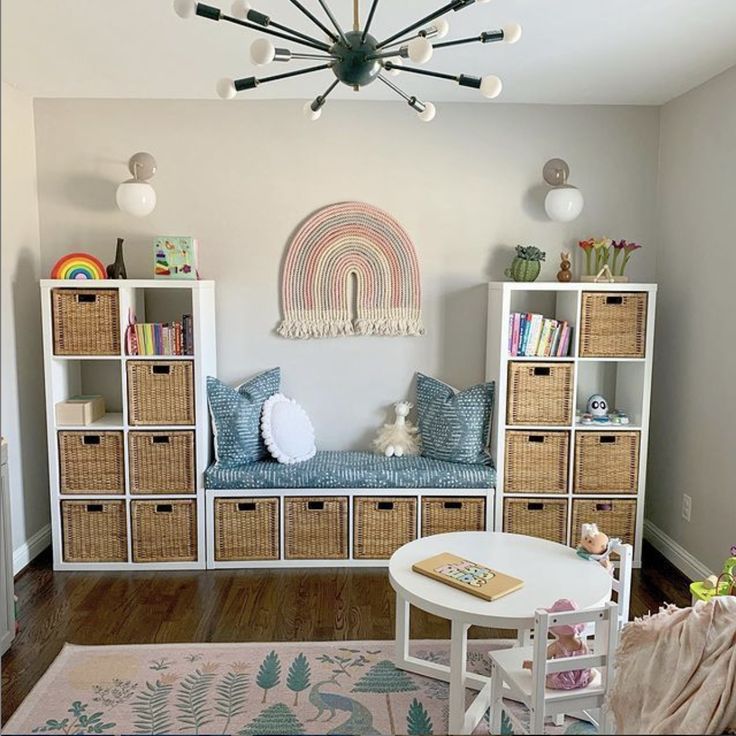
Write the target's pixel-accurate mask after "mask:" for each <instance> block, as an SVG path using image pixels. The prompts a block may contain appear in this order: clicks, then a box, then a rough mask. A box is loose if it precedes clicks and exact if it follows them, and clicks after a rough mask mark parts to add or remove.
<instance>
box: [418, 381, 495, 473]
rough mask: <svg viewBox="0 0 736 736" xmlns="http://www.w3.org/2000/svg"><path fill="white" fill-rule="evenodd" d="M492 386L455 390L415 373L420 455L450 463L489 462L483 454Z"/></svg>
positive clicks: (488, 422)
mask: <svg viewBox="0 0 736 736" xmlns="http://www.w3.org/2000/svg"><path fill="white" fill-rule="evenodd" d="M493 389H494V384H493V383H481V384H478V385H477V386H472V387H471V388H467V389H465V390H464V391H458V390H456V389H454V388H453V387H452V386H448V385H447V384H446V383H442V381H438V380H437V379H435V378H430V377H429V376H425V375H423V374H422V373H417V415H418V418H419V434H420V435H421V436H422V455H424V456H425V457H431V458H434V459H435V460H447V461H449V462H453V463H484V464H487V463H489V462H490V458H489V457H488V455H487V453H486V451H485V450H486V446H487V444H488V434H489V432H490V428H491V414H492V412H493Z"/></svg>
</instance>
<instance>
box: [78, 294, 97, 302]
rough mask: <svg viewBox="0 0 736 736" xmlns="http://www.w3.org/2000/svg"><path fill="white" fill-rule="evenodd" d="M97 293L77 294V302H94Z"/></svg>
mask: <svg viewBox="0 0 736 736" xmlns="http://www.w3.org/2000/svg"><path fill="white" fill-rule="evenodd" d="M96 301H97V294H77V304H94V303H95V302H96Z"/></svg>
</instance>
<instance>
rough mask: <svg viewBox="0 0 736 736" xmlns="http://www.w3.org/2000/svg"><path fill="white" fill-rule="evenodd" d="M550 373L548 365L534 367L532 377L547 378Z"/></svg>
mask: <svg viewBox="0 0 736 736" xmlns="http://www.w3.org/2000/svg"><path fill="white" fill-rule="evenodd" d="M551 373H552V369H551V368H550V367H549V366H548V365H535V366H534V375H535V376H549V375H550V374H551Z"/></svg>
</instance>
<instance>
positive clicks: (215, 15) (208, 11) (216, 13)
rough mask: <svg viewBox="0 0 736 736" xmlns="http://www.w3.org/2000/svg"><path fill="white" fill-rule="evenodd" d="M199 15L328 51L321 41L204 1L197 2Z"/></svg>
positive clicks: (327, 47)
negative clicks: (309, 39) (263, 23)
mask: <svg viewBox="0 0 736 736" xmlns="http://www.w3.org/2000/svg"><path fill="white" fill-rule="evenodd" d="M197 15H198V16H200V17H201V18H207V19H209V20H218V21H219V20H224V21H227V22H228V23H234V24H235V25H238V26H242V27H243V28H250V29H251V30H253V31H260V32H261V33H266V34H268V35H269V36H276V37H277V38H283V39H285V40H287V41H291V42H292V43H296V44H300V45H302V46H309V47H310V48H313V49H317V50H318V51H328V50H329V46H328V45H327V44H324V43H321V42H316V41H315V42H312V41H306V40H304V39H302V38H298V37H297V36H292V35H290V34H288V33H282V32H281V31H274V30H273V29H272V28H266V27H264V26H263V25H260V24H258V23H252V22H250V21H247V20H241V19H240V18H233V17H232V16H230V15H224V14H223V13H222V11H221V10H220V9H219V8H215V7H213V6H212V5H205V4H204V3H197Z"/></svg>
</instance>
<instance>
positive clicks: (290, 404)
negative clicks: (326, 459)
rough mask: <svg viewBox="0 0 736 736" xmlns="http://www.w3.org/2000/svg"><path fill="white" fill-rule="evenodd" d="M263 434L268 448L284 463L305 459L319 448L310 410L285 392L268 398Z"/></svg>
mask: <svg viewBox="0 0 736 736" xmlns="http://www.w3.org/2000/svg"><path fill="white" fill-rule="evenodd" d="M261 435H262V436H263V441H264V442H265V443H266V447H267V448H268V451H269V452H270V453H271V455H272V456H273V457H274V458H275V459H276V460H278V461H279V462H280V463H285V464H287V465H291V464H293V463H301V462H304V461H305V460H309V459H310V458H312V457H314V455H315V453H316V452H317V447H316V445H315V441H314V427H313V426H312V422H311V421H310V420H309V417H308V416H307V413H306V412H305V411H304V409H302V407H301V406H300V405H299V404H297V402H296V401H294V399H289V398H287V397H286V396H284V395H283V394H274V395H273V396H271V397H270V398H268V399H266V401H265V402H264V404H263V413H262V414H261Z"/></svg>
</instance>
